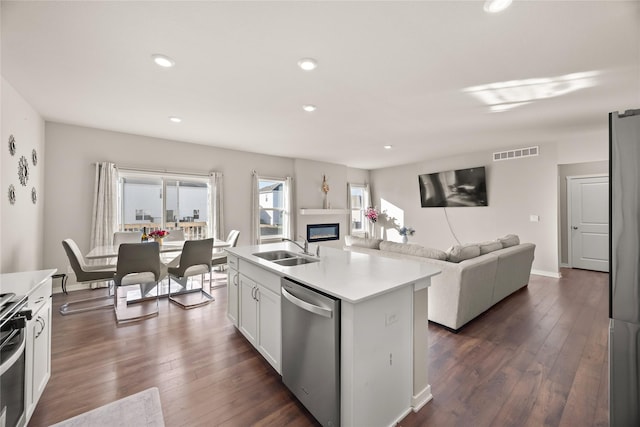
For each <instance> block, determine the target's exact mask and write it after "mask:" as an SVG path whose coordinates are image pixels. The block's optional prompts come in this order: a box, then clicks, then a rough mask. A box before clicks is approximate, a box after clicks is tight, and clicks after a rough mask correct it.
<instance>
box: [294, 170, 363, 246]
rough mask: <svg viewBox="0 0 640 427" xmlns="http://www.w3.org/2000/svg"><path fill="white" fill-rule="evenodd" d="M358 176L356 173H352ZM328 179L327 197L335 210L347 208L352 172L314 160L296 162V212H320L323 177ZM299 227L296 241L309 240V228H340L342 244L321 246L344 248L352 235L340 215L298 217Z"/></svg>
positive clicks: (333, 242) (330, 243) (322, 195)
mask: <svg viewBox="0 0 640 427" xmlns="http://www.w3.org/2000/svg"><path fill="white" fill-rule="evenodd" d="M352 173H354V174H355V173H356V172H352ZM323 175H324V176H326V179H327V184H328V185H329V192H328V193H327V196H328V200H329V204H330V207H331V208H332V209H346V208H347V179H348V177H349V168H347V167H346V166H343V165H336V164H332V163H323V162H316V161H313V160H302V159H296V161H295V200H296V204H297V209H298V210H299V209H300V208H308V209H321V208H322V207H323V206H322V204H323V198H324V193H323V192H322V177H323ZM297 218H298V221H297V223H296V230H297V232H296V236H295V238H296V240H301V237H305V238H306V236H307V224H327V223H331V224H333V223H338V224H340V240H336V241H327V242H321V245H326V246H333V247H337V248H342V246H343V245H344V236H345V235H346V234H349V229H348V226H349V217H348V215H346V214H344V215H343V214H340V215H298V216H297Z"/></svg>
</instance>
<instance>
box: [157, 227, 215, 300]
mask: <svg viewBox="0 0 640 427" xmlns="http://www.w3.org/2000/svg"><path fill="white" fill-rule="evenodd" d="M212 250H213V239H212V238H211V239H202V240H187V241H186V242H184V246H183V248H182V253H181V254H180V256H179V257H178V258H176V259H175V260H174V261H172V262H171V263H170V264H169V265H168V266H167V272H168V273H169V301H171V302H173V303H176V304H178V305H180V306H181V307H182V308H194V307H199V306H201V305H205V304H208V303H210V302H211V301H213V297H212V296H211V295H210V294H208V293H207V292H205V291H204V288H203V287H202V284H203V283H204V275H205V274H206V273H211V252H212ZM198 274H199V275H201V279H200V284H201V287H200V288H196V289H187V284H188V280H189V277H192V276H196V275H198ZM171 279H173V280H174V281H175V282H177V283H178V284H180V285H181V286H182V287H183V289H184V290H183V291H180V292H178V293H176V294H174V295H172V294H171ZM196 293H197V294H196Z"/></svg>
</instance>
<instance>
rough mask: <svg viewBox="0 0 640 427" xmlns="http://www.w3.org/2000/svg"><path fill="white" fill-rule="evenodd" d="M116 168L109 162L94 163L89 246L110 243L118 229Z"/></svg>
mask: <svg viewBox="0 0 640 427" xmlns="http://www.w3.org/2000/svg"><path fill="white" fill-rule="evenodd" d="M117 206H118V170H117V169H116V165H115V164H113V163H109V162H100V163H96V177H95V186H94V194H93V214H92V217H91V248H94V247H96V246H104V245H110V244H111V243H112V239H113V233H114V232H115V231H117V230H118V208H117Z"/></svg>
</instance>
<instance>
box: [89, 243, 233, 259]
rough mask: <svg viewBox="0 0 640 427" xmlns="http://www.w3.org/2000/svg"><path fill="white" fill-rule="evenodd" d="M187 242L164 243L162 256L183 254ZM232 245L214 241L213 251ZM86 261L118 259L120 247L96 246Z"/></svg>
mask: <svg viewBox="0 0 640 427" xmlns="http://www.w3.org/2000/svg"><path fill="white" fill-rule="evenodd" d="M184 242H186V240H172V241H168V242H167V241H165V242H162V244H161V245H160V254H166V253H171V252H182V247H183V246H184ZM229 246H230V244H229V243H228V242H227V241H226V240H219V239H214V240H213V250H214V251H215V252H217V250H218V249H222V248H228V247H229ZM84 257H85V258H86V259H106V258H117V257H118V245H104V246H96V247H95V248H93V249H91V250H90V251H89V253H87V254H86V255H85V256H84Z"/></svg>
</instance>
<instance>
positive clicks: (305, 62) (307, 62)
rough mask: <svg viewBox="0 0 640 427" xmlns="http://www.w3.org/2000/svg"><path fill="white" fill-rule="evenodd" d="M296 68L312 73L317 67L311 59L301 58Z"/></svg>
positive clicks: (315, 62) (316, 62)
mask: <svg viewBox="0 0 640 427" xmlns="http://www.w3.org/2000/svg"><path fill="white" fill-rule="evenodd" d="M298 67H300V68H302V69H303V70H304V71H312V70H315V69H316V68H317V67H318V61H316V60H315V59H313V58H302V59H301V60H300V61H298Z"/></svg>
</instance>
